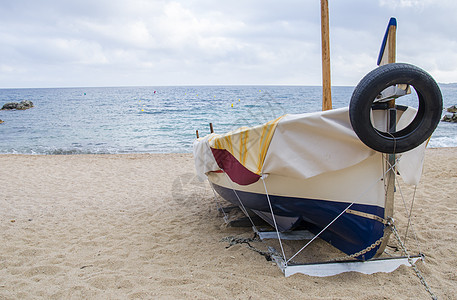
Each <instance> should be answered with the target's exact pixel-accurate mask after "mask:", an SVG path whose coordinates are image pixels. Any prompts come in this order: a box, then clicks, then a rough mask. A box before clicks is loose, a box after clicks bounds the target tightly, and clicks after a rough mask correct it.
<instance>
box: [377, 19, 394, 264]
mask: <svg viewBox="0 0 457 300" xmlns="http://www.w3.org/2000/svg"><path fill="white" fill-rule="evenodd" d="M396 34H397V25H396V22H395V25H393V24H391V23H390V22H389V28H388V29H387V40H386V43H387V49H385V50H384V51H388V52H387V63H388V64H392V63H395V61H396V52H397V49H396ZM387 106H388V109H387V124H386V126H387V131H388V132H395V131H396V125H397V110H396V107H395V99H392V100H390V101H389V102H387ZM386 155H387V162H386V168H387V169H390V171H389V172H387V174H386V192H385V193H386V194H385V195H386V196H385V197H386V198H385V199H386V200H385V208H384V209H385V212H384V217H385V218H388V217H390V218H393V217H394V199H395V168H392V166H393V165H394V164H395V153H394V154H386ZM390 233H391V231H390V230H389V231H387V232H385V233H384V240H383V241H382V243H381V245H380V246H379V248H378V251H377V252H376V256H379V255H381V254H382V253H383V252H384V249H385V248H386V245H387V242H388V241H389V236H390Z"/></svg>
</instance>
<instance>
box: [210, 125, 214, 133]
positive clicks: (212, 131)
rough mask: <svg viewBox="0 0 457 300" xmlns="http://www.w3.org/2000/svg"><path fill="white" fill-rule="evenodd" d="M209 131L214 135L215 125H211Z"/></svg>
mask: <svg viewBox="0 0 457 300" xmlns="http://www.w3.org/2000/svg"><path fill="white" fill-rule="evenodd" d="M209 131H210V132H211V133H214V130H213V123H209Z"/></svg>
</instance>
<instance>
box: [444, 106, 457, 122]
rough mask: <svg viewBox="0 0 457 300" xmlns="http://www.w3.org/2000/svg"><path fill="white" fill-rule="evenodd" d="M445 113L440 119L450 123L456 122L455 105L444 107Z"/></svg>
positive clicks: (456, 111)
mask: <svg viewBox="0 0 457 300" xmlns="http://www.w3.org/2000/svg"><path fill="white" fill-rule="evenodd" d="M446 112H448V113H446V114H445V115H444V116H443V118H442V119H441V121H443V122H450V123H457V105H452V106H451V107H448V108H447V109H446Z"/></svg>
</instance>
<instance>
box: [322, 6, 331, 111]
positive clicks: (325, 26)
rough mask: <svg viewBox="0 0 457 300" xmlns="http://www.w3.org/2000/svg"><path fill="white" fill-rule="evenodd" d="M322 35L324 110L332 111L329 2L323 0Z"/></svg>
mask: <svg viewBox="0 0 457 300" xmlns="http://www.w3.org/2000/svg"><path fill="white" fill-rule="evenodd" d="M321 35H322V110H329V109H332V84H331V81H330V39H329V15H328V0H321Z"/></svg>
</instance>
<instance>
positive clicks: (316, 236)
mask: <svg viewBox="0 0 457 300" xmlns="http://www.w3.org/2000/svg"><path fill="white" fill-rule="evenodd" d="M396 164H397V161H396V162H395V164H393V165H392V166H391V167H390V168H389V169H388V170H387V171H385V172H384V174H382V176H381V177H380V178H379V179H378V180H376V181H375V182H373V184H372V185H370V186H369V187H368V188H367V189H366V190H364V191H363V192H362V193H361V194H360V195H359V196H358V197H356V200H358V199H360V198H361V197H362V196H363V195H364V194H365V193H366V192H368V191H369V190H371V189H372V188H373V186H374V185H375V184H376V183H377V182H378V181H380V180H382V179H383V178H384V177H385V176H386V174H387V173H388V172H389V171H390V170H392V169H393V168H394V167H395V165H396ZM354 203H355V201H354V202H352V203H351V204H349V206H347V207H346V208H345V209H344V210H343V211H342V212H341V213H340V214H339V215H338V216H336V217H335V218H334V219H333V220H332V221H331V222H330V223H329V224H328V225H327V226H325V227H324V229H322V230H321V231H320V232H319V233H318V234H316V235H315V236H314V237H313V238H312V239H311V240H310V241H309V242H308V243H306V245H305V246H303V247H302V248H301V249H300V250H298V251H297V253H295V254H294V255H293V256H292V257H291V258H290V259H289V260H287V261H286V264H287V263H288V262H289V261H290V260H291V259H293V258H294V257H295V256H297V255H298V254H299V253H300V252H302V251H303V250H304V249H305V248H306V247H308V245H309V244H311V242H313V241H314V240H315V239H316V238H318V237H319V235H321V234H322V232H324V231H325V230H326V229H327V228H328V227H329V226H330V225H332V224H333V223H334V222H335V221H336V220H337V219H338V218H339V217H341V216H342V215H343V214H344V213H345V212H346V211H347V210H348V209H349V208H350V207H351V206H352V205H353V204H354ZM356 254H357V253H356ZM352 255H354V254H352Z"/></svg>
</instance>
